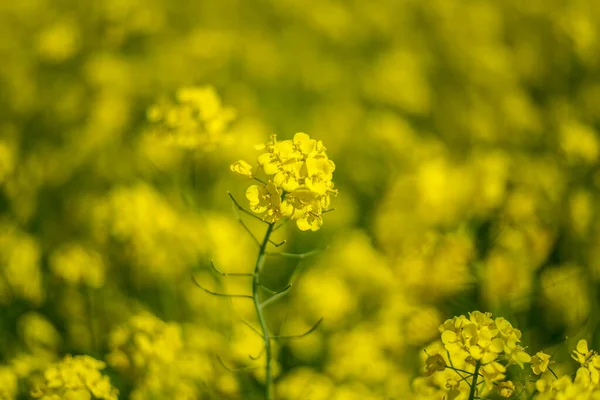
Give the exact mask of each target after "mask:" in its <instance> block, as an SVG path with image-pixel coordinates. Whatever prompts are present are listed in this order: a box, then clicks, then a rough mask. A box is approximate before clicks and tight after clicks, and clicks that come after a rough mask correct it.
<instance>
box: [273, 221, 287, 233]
mask: <svg viewBox="0 0 600 400" xmlns="http://www.w3.org/2000/svg"><path fill="white" fill-rule="evenodd" d="M289 220H290V219H289V218H285V219H284V220H283V222H280V223H279V225H277V226H276V227H275V228H273V232H275V231H276V230H278V229H279V228H281V227H283V226H284V225H285V224H287V223H288V222H289Z"/></svg>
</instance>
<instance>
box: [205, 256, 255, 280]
mask: <svg viewBox="0 0 600 400" xmlns="http://www.w3.org/2000/svg"><path fill="white" fill-rule="evenodd" d="M210 266H211V267H212V269H213V270H214V271H215V272H216V273H217V274H219V275H221V276H247V277H251V276H254V275H253V274H249V273H239V272H234V273H230V272H223V271H221V270H220V269H218V268H217V267H216V265H215V263H214V261H213V260H210Z"/></svg>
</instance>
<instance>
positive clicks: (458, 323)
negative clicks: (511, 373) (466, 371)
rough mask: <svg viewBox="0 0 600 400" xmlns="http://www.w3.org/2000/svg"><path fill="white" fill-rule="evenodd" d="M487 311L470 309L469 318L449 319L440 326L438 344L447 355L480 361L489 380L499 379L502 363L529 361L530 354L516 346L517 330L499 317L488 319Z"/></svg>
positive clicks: (486, 378)
mask: <svg viewBox="0 0 600 400" xmlns="http://www.w3.org/2000/svg"><path fill="white" fill-rule="evenodd" d="M491 316H492V314H491V313H482V312H479V311H474V312H472V313H469V318H467V317H466V316H464V315H461V316H460V317H454V318H453V319H449V320H447V321H446V322H444V324H442V326H441V327H440V332H441V333H442V343H443V344H444V347H445V348H446V350H448V352H449V353H450V356H451V357H452V358H453V359H455V358H461V359H464V360H466V361H467V362H470V363H473V364H474V363H476V362H479V363H480V364H481V370H480V372H481V374H482V375H483V377H484V379H485V380H486V381H487V382H489V383H492V382H497V381H500V380H503V379H504V378H505V377H506V375H505V374H504V373H505V372H506V367H505V365H503V364H501V363H500V362H499V361H502V360H504V361H507V362H508V364H517V365H519V366H520V367H521V368H523V363H526V362H530V361H531V357H530V356H529V355H528V354H527V353H526V352H525V351H524V348H523V347H521V346H519V344H518V343H519V342H520V339H521V331H519V330H518V329H515V328H513V327H512V325H511V324H510V322H508V321H507V320H506V319H504V318H502V317H499V318H496V319H492V318H491Z"/></svg>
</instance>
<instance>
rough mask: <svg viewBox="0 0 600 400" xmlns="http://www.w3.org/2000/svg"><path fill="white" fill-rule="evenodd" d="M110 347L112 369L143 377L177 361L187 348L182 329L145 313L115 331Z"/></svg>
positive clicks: (111, 337) (111, 335)
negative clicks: (179, 353)
mask: <svg viewBox="0 0 600 400" xmlns="http://www.w3.org/2000/svg"><path fill="white" fill-rule="evenodd" d="M109 346H110V349H111V352H110V354H109V355H108V357H107V361H108V363H109V364H110V365H111V366H113V367H115V368H116V369H118V370H124V371H129V372H131V373H132V374H133V375H139V374H140V373H144V372H146V371H147V369H148V368H151V367H153V366H155V365H168V364H169V363H171V362H173V361H174V360H175V358H176V355H177V353H178V351H179V350H180V349H181V348H182V347H183V342H182V337H181V328H180V326H179V325H177V324H174V323H167V322H164V321H162V320H160V319H158V318H157V317H155V316H153V315H152V314H149V313H142V314H138V315H135V316H133V317H132V318H130V320H129V322H128V323H127V324H125V325H122V326H119V327H117V328H115V329H114V330H113V331H112V332H111V334H110V337H109Z"/></svg>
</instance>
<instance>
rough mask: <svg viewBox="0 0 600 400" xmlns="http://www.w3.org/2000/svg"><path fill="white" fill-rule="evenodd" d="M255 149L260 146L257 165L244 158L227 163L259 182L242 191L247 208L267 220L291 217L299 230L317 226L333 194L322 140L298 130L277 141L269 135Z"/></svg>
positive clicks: (315, 228)
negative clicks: (263, 178) (261, 177)
mask: <svg viewBox="0 0 600 400" xmlns="http://www.w3.org/2000/svg"><path fill="white" fill-rule="evenodd" d="M257 149H258V150H264V152H263V153H262V154H261V155H259V156H258V167H256V168H253V167H252V165H250V164H249V163H247V162H246V161H244V160H239V161H237V162H235V163H233V164H232V165H231V170H232V171H233V172H235V173H238V174H240V175H243V176H246V177H248V178H255V179H257V180H258V181H259V182H260V184H258V185H252V186H250V187H249V188H248V190H247V191H246V198H247V199H248V201H249V203H250V209H251V210H252V211H253V212H255V213H256V214H262V218H263V220H265V221H267V222H269V223H273V222H275V221H277V220H279V219H281V218H284V217H285V218H289V219H292V220H295V221H296V224H297V225H298V228H300V230H303V231H306V230H312V231H316V230H318V229H319V228H321V226H322V225H323V218H322V213H323V211H325V210H327V209H328V207H329V203H330V196H331V195H332V194H333V195H336V194H337V190H335V189H334V188H333V186H334V185H333V182H332V178H333V171H334V170H335V164H334V163H333V161H331V160H330V159H329V158H328V157H327V154H326V153H325V150H326V148H325V146H323V143H322V142H321V141H317V140H314V139H311V138H310V137H309V136H308V135H307V134H306V133H301V132H300V133H296V134H295V135H294V138H293V140H283V141H278V140H277V137H276V135H273V136H271V140H270V141H269V142H267V143H266V144H264V145H259V146H257ZM259 171H261V172H264V174H265V175H267V177H268V178H269V179H268V181H267V182H263V181H261V180H259V179H258V178H256V174H257V173H258V172H259Z"/></svg>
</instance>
